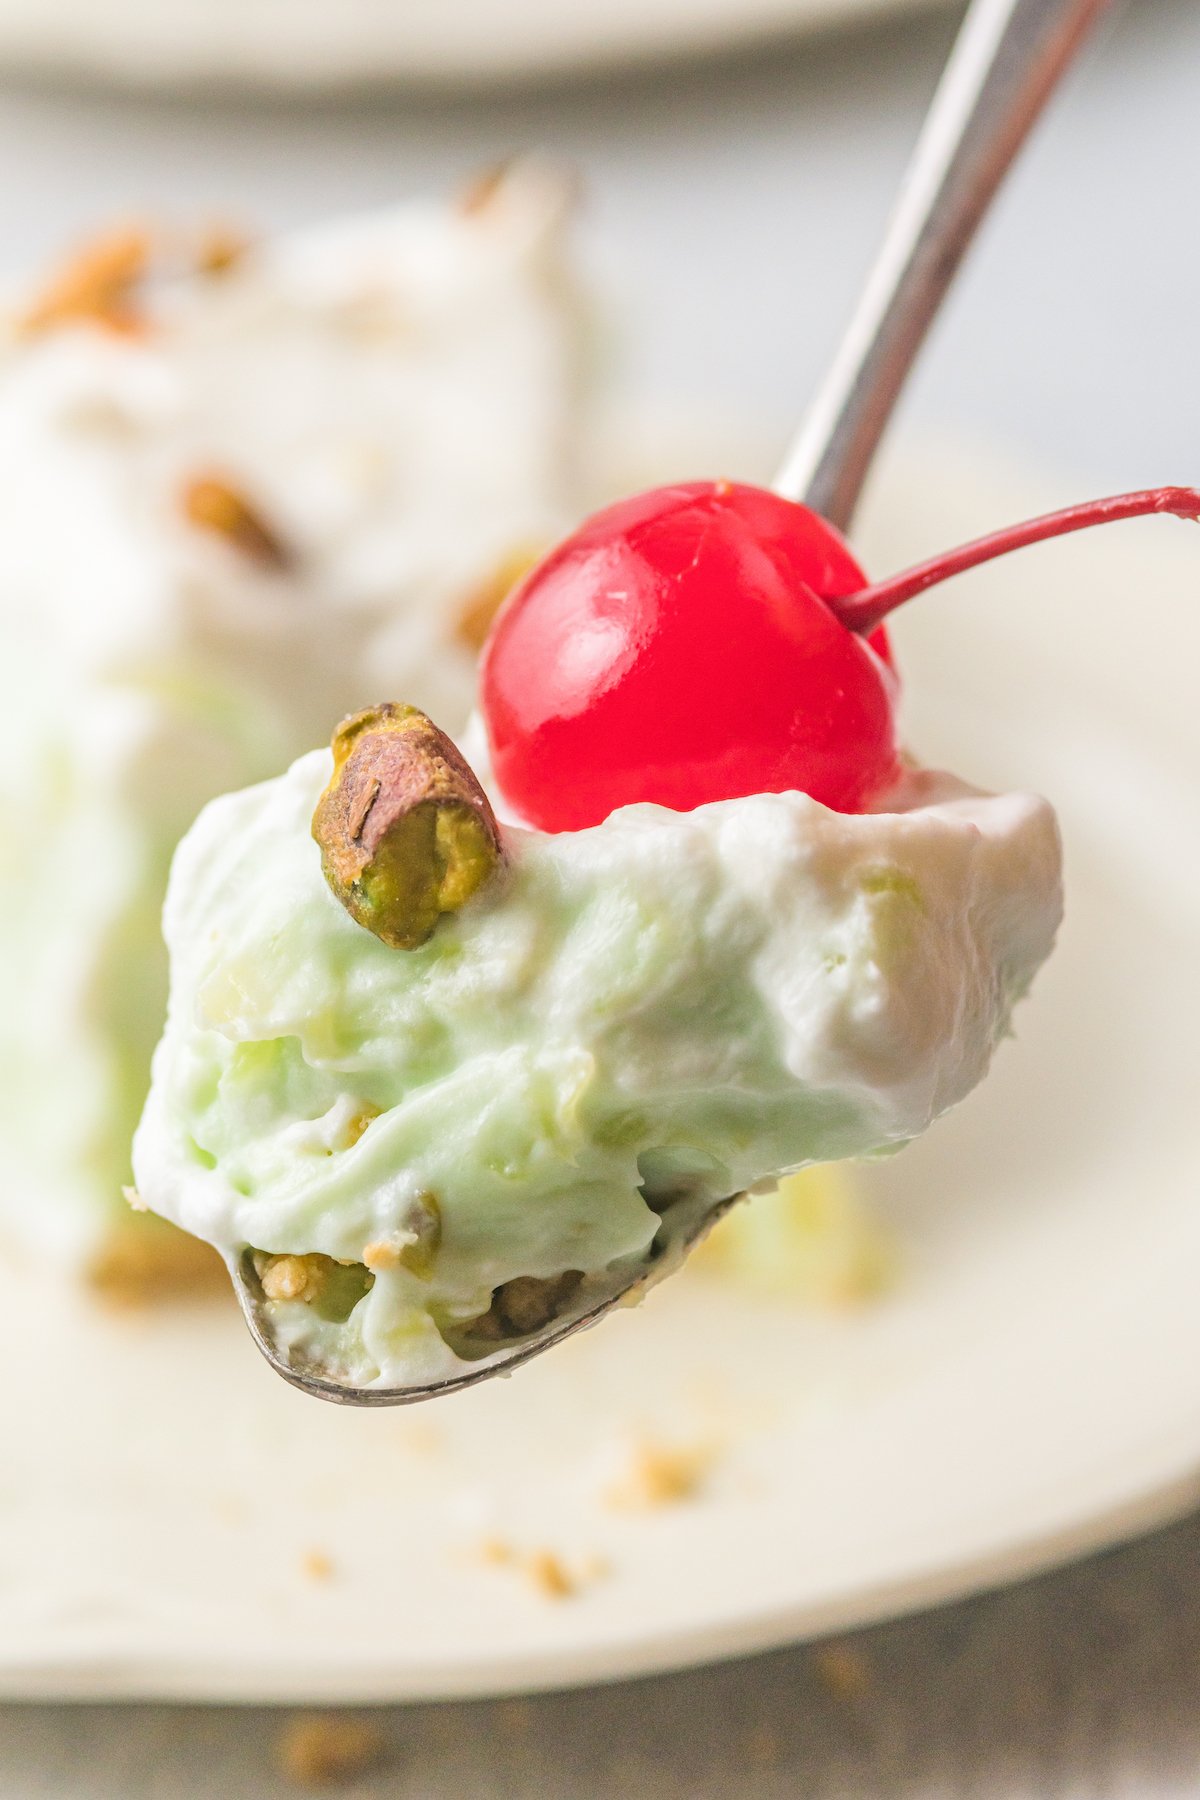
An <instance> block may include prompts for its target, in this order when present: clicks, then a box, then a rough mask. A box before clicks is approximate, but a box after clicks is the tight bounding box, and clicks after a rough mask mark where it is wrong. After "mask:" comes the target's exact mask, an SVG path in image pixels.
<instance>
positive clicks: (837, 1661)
mask: <svg viewBox="0 0 1200 1800" xmlns="http://www.w3.org/2000/svg"><path fill="white" fill-rule="evenodd" d="M812 1661H813V1668H814V1669H815V1670H816V1673H817V1678H818V1680H819V1681H820V1682H821V1685H822V1686H823V1687H824V1688H826V1689H827V1691H828V1692H829V1693H831V1694H832V1695H834V1697H835V1698H836V1699H838V1700H858V1699H861V1698H862V1696H863V1695H864V1694H866V1693H868V1692H869V1691H870V1688H871V1665H870V1664H869V1663H868V1661H867V1659H866V1657H865V1656H864V1655H863V1653H862V1651H861V1650H857V1649H855V1647H854V1646H853V1645H852V1644H823V1645H821V1647H820V1649H818V1650H814V1651H813V1653H812Z"/></svg>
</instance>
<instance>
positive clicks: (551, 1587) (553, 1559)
mask: <svg viewBox="0 0 1200 1800" xmlns="http://www.w3.org/2000/svg"><path fill="white" fill-rule="evenodd" d="M525 1573H526V1575H528V1577H529V1579H530V1581H532V1583H533V1585H534V1587H535V1588H537V1590H538V1592H539V1593H541V1594H544V1595H545V1596H546V1598H547V1600H566V1599H568V1598H569V1597H570V1596H571V1595H572V1594H573V1593H574V1592H575V1590H576V1587H577V1585H578V1583H577V1581H576V1579H575V1577H574V1576H573V1575H572V1574H571V1573H570V1571H569V1570H568V1568H567V1566H566V1564H565V1563H564V1562H563V1560H562V1558H561V1557H560V1556H557V1555H556V1554H555V1552H554V1551H553V1550H535V1551H534V1552H533V1554H532V1555H531V1556H529V1557H527V1558H526V1561H525Z"/></svg>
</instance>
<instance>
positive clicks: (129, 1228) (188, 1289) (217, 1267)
mask: <svg viewBox="0 0 1200 1800" xmlns="http://www.w3.org/2000/svg"><path fill="white" fill-rule="evenodd" d="M125 1198H126V1199H127V1200H129V1193H128V1192H127V1193H126V1195H125ZM129 1204H130V1205H131V1206H133V1205H134V1202H133V1201H132V1200H129ZM86 1279H87V1282H88V1285H89V1287H90V1288H91V1289H92V1291H93V1292H94V1293H95V1294H96V1295H97V1296H98V1298H99V1299H101V1300H102V1301H103V1302H104V1303H105V1305H106V1306H110V1307H116V1308H120V1309H121V1310H128V1309H136V1308H141V1307H146V1306H158V1305H160V1304H163V1303H169V1304H171V1305H177V1304H178V1303H179V1302H181V1301H189V1300H204V1301H209V1300H212V1299H213V1298H214V1297H215V1296H218V1295H220V1296H221V1297H222V1298H225V1297H227V1296H228V1295H229V1277H228V1275H227V1273H226V1269H225V1264H224V1262H223V1260H222V1258H221V1257H220V1256H219V1255H218V1253H217V1252H216V1251H215V1250H214V1249H213V1248H212V1246H211V1244H204V1243H201V1241H200V1239H199V1238H194V1237H191V1236H189V1234H188V1233H187V1232H186V1231H180V1230H179V1228H178V1227H177V1226H175V1225H168V1224H167V1222H166V1220H165V1219H160V1218H158V1216H157V1215H156V1214H155V1213H152V1212H148V1211H146V1210H145V1208H143V1209H142V1210H141V1211H138V1212H135V1213H134V1214H132V1215H130V1216H127V1217H126V1218H124V1219H119V1220H117V1221H115V1222H114V1224H113V1227H112V1229H111V1230H110V1231H109V1232H108V1233H107V1234H106V1236H105V1237H104V1239H103V1240H102V1241H101V1243H100V1244H99V1245H98V1247H97V1249H96V1250H95V1252H94V1253H93V1255H92V1257H91V1258H90V1260H89V1262H88V1264H87V1269H86Z"/></svg>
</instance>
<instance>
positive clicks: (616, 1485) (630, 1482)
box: [604, 1442, 713, 1512]
mask: <svg viewBox="0 0 1200 1800" xmlns="http://www.w3.org/2000/svg"><path fill="white" fill-rule="evenodd" d="M712 1460H713V1458H712V1451H711V1450H708V1449H705V1448H702V1447H701V1446H699V1445H691V1446H682V1445H675V1446H672V1445H667V1444H651V1443H646V1442H639V1443H636V1444H634V1445H633V1446H631V1448H630V1451H629V1454H628V1456H627V1459H626V1464H625V1467H624V1468H623V1469H622V1470H621V1472H620V1474H619V1475H618V1476H617V1478H616V1480H615V1481H613V1482H612V1483H611V1484H610V1486H609V1487H608V1489H607V1491H606V1493H605V1495H604V1500H605V1504H606V1505H608V1506H610V1507H612V1508H614V1509H615V1510H616V1511H619V1512H649V1511H651V1510H653V1509H654V1508H656V1507H660V1506H674V1505H677V1504H678V1503H679V1502H680V1501H682V1500H691V1499H693V1498H694V1497H695V1495H696V1494H697V1492H698V1491H699V1488H700V1485H701V1483H702V1482H703V1480H704V1477H705V1475H706V1474H707V1473H708V1470H709V1468H710V1466H711V1464H712Z"/></svg>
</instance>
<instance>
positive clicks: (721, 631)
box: [481, 481, 897, 831]
mask: <svg viewBox="0 0 1200 1800" xmlns="http://www.w3.org/2000/svg"><path fill="white" fill-rule="evenodd" d="M865 584H866V578H865V576H864V574H863V572H862V570H861V569H860V568H859V566H858V564H857V563H856V562H855V560H854V558H853V557H852V556H851V554H850V552H849V550H848V549H847V547H846V545H845V543H844V541H843V539H842V538H841V536H840V535H839V534H838V533H837V532H836V531H835V530H834V529H833V528H832V527H831V526H830V525H827V524H826V523H825V521H824V520H823V519H821V518H819V517H818V516H817V515H816V514H815V513H813V512H811V511H809V509H808V508H807V507H804V506H798V505H796V504H795V503H794V502H792V501H789V500H783V499H781V498H780V497H779V496H778V495H776V494H772V493H769V492H767V491H765V490H764V489H761V488H755V487H747V486H743V485H740V484H738V483H733V482H712V481H698V482H690V483H687V484H686V485H681V486H678V487H670V488H660V489H657V490H655V491H654V492H652V493H648V494H640V495H638V496H637V497H636V498H635V499H632V500H627V501H623V502H622V503H620V504H619V505H617V506H611V507H608V508H607V509H606V510H605V511H604V512H600V513H597V514H596V515H595V516H594V517H593V518H591V519H588V520H587V521H586V522H585V523H584V524H583V525H582V526H581V527H580V528H579V530H578V531H576V532H575V533H573V534H572V536H571V537H569V538H567V539H566V541H565V542H564V543H562V544H560V545H559V546H558V547H557V549H555V550H553V551H552V552H551V553H550V555H549V556H548V557H546V559H545V560H544V561H543V562H541V563H540V564H539V565H538V566H537V567H536V568H535V569H533V570H532V571H531V572H530V574H529V575H528V576H527V577H526V578H525V580H524V581H523V582H522V583H521V585H520V586H519V587H518V588H517V589H516V590H515V592H514V593H513V594H512V595H511V596H510V598H509V599H508V601H507V602H506V603H505V606H504V608H503V609H502V611H501V613H500V616H499V618H498V619H497V621H496V624H495V626H494V628H493V632H492V636H491V638H490V640H489V643H488V646H487V649H486V651H485V655H484V661H483V667H482V672H481V698H482V706H483V715H484V721H485V724H486V726H487V732H488V738H489V741H490V745H491V753H492V766H493V769H494V772H495V776H496V779H497V781H498V783H499V786H500V788H501V790H502V792H503V794H504V796H505V797H506V799H507V800H508V802H509V803H510V805H511V806H512V807H513V808H514V809H515V810H516V811H517V812H518V813H519V814H520V815H521V817H522V818H524V819H525V820H526V821H527V822H528V823H529V824H531V825H536V826H538V827H540V828H541V829H542V830H544V831H569V830H577V829H579V828H581V827H583V826H587V825H595V824H598V823H599V822H600V821H601V820H602V819H604V818H607V816H608V814H609V813H610V812H612V811H613V809H614V808H615V807H618V806H625V805H628V804H629V803H630V802H632V801H637V800H653V801H657V802H658V803H659V804H660V805H663V806H669V807H673V808H675V809H676V810H678V811H685V812H686V811H690V810H691V809H692V808H693V807H696V806H700V805H702V804H703V803H704V802H706V801H710V800H727V799H732V798H735V797H737V796H739V795H743V794H754V793H779V792H783V791H785V790H788V789H792V788H795V789H799V790H801V791H802V792H804V793H808V794H811V795H812V796H813V797H814V798H815V799H817V800H820V801H822V802H823V803H824V804H825V805H826V806H830V807H834V808H836V809H837V810H839V811H844V812H851V811H855V810H858V809H860V808H861V807H862V806H863V805H864V804H866V803H867V802H868V801H870V799H871V798H872V797H873V796H874V795H876V794H877V793H879V791H880V790H881V789H882V788H884V787H885V786H886V785H887V784H888V782H889V781H890V780H891V779H892V778H893V777H894V775H895V773H896V767H897V752H896V730H895V718H894V699H895V678H894V675H893V674H892V672H891V669H890V658H889V653H888V650H887V642H886V638H885V637H884V636H883V634H882V632H879V633H876V634H874V635H873V636H872V637H871V638H870V639H869V640H868V639H866V638H864V637H862V636H859V635H857V634H855V633H854V632H852V631H850V630H848V629H847V628H846V627H845V626H844V625H842V624H841V623H840V622H839V620H838V619H837V618H836V616H835V614H834V612H833V611H832V610H831V609H830V607H829V606H828V605H827V604H826V601H827V600H828V599H835V600H836V599H837V598H839V597H846V596H849V595H852V594H856V593H858V592H859V591H861V590H862V589H863V588H864V586H865Z"/></svg>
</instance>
